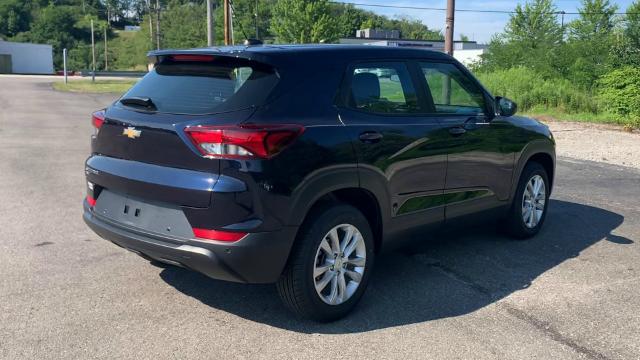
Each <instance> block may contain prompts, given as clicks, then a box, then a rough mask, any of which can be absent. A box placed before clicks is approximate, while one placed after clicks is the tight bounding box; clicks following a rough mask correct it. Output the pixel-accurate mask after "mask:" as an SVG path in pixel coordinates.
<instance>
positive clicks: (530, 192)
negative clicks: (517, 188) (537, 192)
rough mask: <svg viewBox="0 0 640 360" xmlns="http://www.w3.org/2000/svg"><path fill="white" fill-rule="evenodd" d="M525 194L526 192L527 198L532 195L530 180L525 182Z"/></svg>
mask: <svg viewBox="0 0 640 360" xmlns="http://www.w3.org/2000/svg"><path fill="white" fill-rule="evenodd" d="M525 194H526V195H525V196H526V197H528V198H529V199H531V197H533V186H532V182H531V181H529V183H527V189H526V190H525Z"/></svg>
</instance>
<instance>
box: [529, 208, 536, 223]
mask: <svg viewBox="0 0 640 360" xmlns="http://www.w3.org/2000/svg"><path fill="white" fill-rule="evenodd" d="M534 212H535V211H533V210H532V209H529V221H528V224H529V227H534V226H536V225H535V224H534V223H533V222H534V216H535V215H534Z"/></svg>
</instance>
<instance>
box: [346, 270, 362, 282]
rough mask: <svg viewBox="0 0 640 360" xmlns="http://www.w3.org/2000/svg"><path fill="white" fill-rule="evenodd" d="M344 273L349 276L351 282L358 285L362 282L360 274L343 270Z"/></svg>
mask: <svg viewBox="0 0 640 360" xmlns="http://www.w3.org/2000/svg"><path fill="white" fill-rule="evenodd" d="M345 273H346V274H347V276H349V278H351V280H353V281H355V282H357V283H359V282H360V281H362V274H360V273H359V272H357V271H352V270H345Z"/></svg>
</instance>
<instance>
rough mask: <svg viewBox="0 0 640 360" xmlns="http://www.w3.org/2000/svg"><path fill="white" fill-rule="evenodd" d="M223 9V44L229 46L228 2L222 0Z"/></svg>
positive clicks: (229, 14) (227, 0) (229, 22)
mask: <svg viewBox="0 0 640 360" xmlns="http://www.w3.org/2000/svg"><path fill="white" fill-rule="evenodd" d="M222 6H223V7H224V25H223V27H224V44H225V45H231V11H230V8H229V0H223V2H222Z"/></svg>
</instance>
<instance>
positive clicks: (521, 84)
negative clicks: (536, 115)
mask: <svg viewBox="0 0 640 360" xmlns="http://www.w3.org/2000/svg"><path fill="white" fill-rule="evenodd" d="M476 76H477V77H478V79H479V80H480V82H482V84H484V85H485V86H486V87H487V89H489V91H491V93H492V94H493V95H494V96H504V97H507V98H509V99H511V100H513V101H515V102H516V103H517V104H518V108H519V109H520V110H522V111H527V110H531V109H534V108H536V109H540V108H543V109H555V110H560V111H563V112H567V113H578V112H586V113H594V114H595V113H598V111H599V104H598V101H597V100H596V98H595V97H594V96H592V94H591V93H590V92H589V91H586V90H583V89H581V88H579V87H577V86H575V85H574V84H572V83H571V82H570V81H569V80H566V79H560V78H556V79H544V77H543V76H542V75H540V74H538V73H536V72H535V71H533V70H530V69H527V68H524V67H515V68H511V69H507V70H496V71H493V72H489V73H479V74H476Z"/></svg>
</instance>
